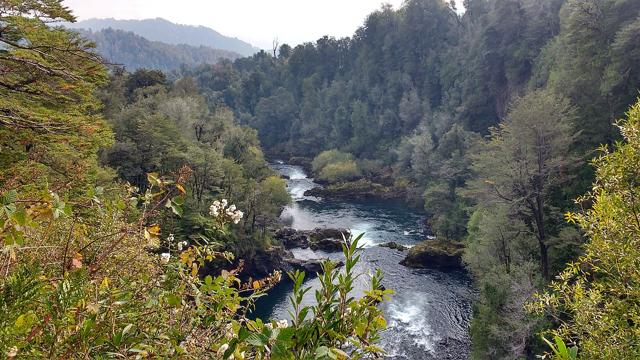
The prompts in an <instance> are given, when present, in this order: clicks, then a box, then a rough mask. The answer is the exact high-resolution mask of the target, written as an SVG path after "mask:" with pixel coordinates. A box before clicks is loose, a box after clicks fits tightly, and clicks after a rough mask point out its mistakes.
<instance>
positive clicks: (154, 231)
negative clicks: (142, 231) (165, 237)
mask: <svg viewBox="0 0 640 360" xmlns="http://www.w3.org/2000/svg"><path fill="white" fill-rule="evenodd" d="M147 231H149V233H150V234H151V235H155V236H159V235H160V225H158V224H153V225H151V226H149V227H148V228H147Z"/></svg>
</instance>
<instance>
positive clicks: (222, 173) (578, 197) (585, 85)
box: [0, 0, 640, 360]
mask: <svg viewBox="0 0 640 360" xmlns="http://www.w3.org/2000/svg"><path fill="white" fill-rule="evenodd" d="M453 4H454V3H453V2H445V1H444V0H407V1H406V2H404V4H403V5H402V7H400V8H399V9H393V8H392V7H390V6H386V5H385V6H383V7H382V8H381V9H380V10H378V11H376V12H374V13H372V14H371V15H369V16H368V18H367V19H366V21H365V23H364V24H363V25H362V26H361V27H360V28H359V29H358V30H357V31H356V32H355V34H354V35H353V36H352V37H351V38H344V39H334V38H330V37H324V38H321V39H319V40H318V41H316V42H314V43H306V44H302V45H298V46H296V47H294V48H292V47H291V46H288V45H282V46H280V47H279V49H277V54H270V53H266V52H264V51H263V52H259V53H257V54H255V55H252V56H251V57H247V58H240V59H236V60H234V61H231V60H222V61H220V62H218V63H216V64H208V65H201V66H195V67H181V69H180V72H179V73H174V74H172V75H174V76H172V78H171V79H169V78H168V76H167V74H165V73H163V72H162V71H158V70H150V69H138V70H136V71H126V70H123V69H121V68H119V67H109V68H107V66H106V64H105V61H104V59H101V58H100V57H99V56H98V55H97V54H96V49H95V48H94V44H93V43H91V42H90V41H88V40H87V39H85V38H83V37H82V35H80V34H78V33H76V32H73V31H70V30H68V29H66V28H63V27H60V26H56V24H61V23H62V22H73V21H75V18H74V16H73V15H72V14H71V13H70V11H69V10H68V9H67V8H66V7H65V6H63V4H62V1H61V0H29V1H8V2H2V3H0V244H2V245H1V246H2V251H1V252H0V272H1V273H2V274H3V276H2V277H1V278H0V353H2V354H3V356H4V357H6V358H9V359H14V358H24V359H32V358H43V359H51V358H112V357H122V358H147V357H149V358H194V359H199V358H215V359H274V360H275V359H287V360H293V359H350V358H353V359H361V358H380V357H382V356H384V349H382V348H380V347H379V346H378V343H379V341H380V339H381V331H382V330H383V329H384V328H385V327H386V320H385V319H384V317H383V312H382V310H381V308H379V307H378V304H379V303H380V302H382V301H385V299H387V295H390V294H391V293H392V291H391V290H386V289H385V288H384V287H383V286H382V277H383V274H381V273H380V272H376V273H374V274H372V275H371V277H369V278H367V279H368V286H369V287H368V288H367V289H364V292H363V296H362V297H359V298H355V297H353V296H352V294H353V289H354V286H355V285H354V284H355V281H356V279H357V278H358V277H359V276H360V274H357V273H355V272H354V271H355V270H354V269H356V263H357V262H358V261H359V259H360V257H361V253H360V250H358V246H359V241H360V238H355V239H350V240H346V239H345V240H344V242H342V243H339V245H340V246H341V247H342V248H343V252H344V263H343V264H342V265H343V266H344V268H343V269H341V270H338V268H337V267H338V265H339V264H337V263H335V262H332V261H329V260H327V261H324V262H322V265H321V267H320V271H319V272H318V274H317V275H318V276H319V282H318V284H319V285H318V287H317V288H316V289H315V290H314V291H311V288H307V287H305V286H304V279H305V275H304V273H302V272H299V271H295V272H291V273H289V277H290V279H291V287H292V290H291V297H290V299H289V301H290V309H291V313H290V316H291V319H290V322H289V321H286V320H284V321H283V320H280V319H264V320H261V319H252V318H250V317H249V315H248V314H249V312H250V311H251V309H252V307H253V305H254V304H255V301H256V300H257V298H258V297H260V296H262V295H263V294H265V293H266V292H267V291H269V290H271V289H273V288H274V286H275V285H276V284H277V283H278V282H279V281H280V280H281V277H282V274H281V272H280V271H277V270H276V269H272V268H268V269H267V274H266V275H264V274H261V275H260V276H258V275H257V273H256V272H251V270H252V266H254V265H255V264H256V263H261V264H262V263H263V260H265V259H266V260H269V259H270V258H268V256H282V255H281V254H282V252H283V248H282V247H280V246H279V245H282V244H281V243H279V242H278V240H277V239H275V237H274V236H273V233H274V230H276V229H277V228H278V227H279V216H280V213H281V211H282V208H283V206H285V205H287V204H289V202H290V201H291V198H290V196H289V193H288V192H287V190H286V188H285V180H284V179H282V178H281V177H279V176H277V175H276V173H275V172H274V171H273V170H272V169H271V168H270V167H269V166H268V163H267V160H266V159H267V157H274V158H275V157H279V158H283V159H287V158H288V159H289V160H291V161H297V162H299V163H303V164H305V165H308V167H309V169H310V170H311V171H312V172H313V175H314V176H315V177H316V178H317V179H318V181H322V182H324V183H326V185H327V186H326V187H325V189H324V191H326V194H327V196H331V192H332V191H336V192H338V191H345V189H347V191H352V192H355V191H358V190H361V188H362V187H368V188H371V189H377V190H376V191H379V193H382V194H384V195H385V197H396V198H401V199H403V200H405V201H406V203H407V204H408V205H413V206H415V205H418V206H420V207H422V208H424V210H425V211H426V213H427V215H428V219H427V223H428V226H429V230H430V231H431V232H432V233H433V234H434V235H435V237H436V239H435V240H430V243H436V244H438V243H439V244H440V245H442V246H440V249H444V250H443V252H446V249H455V250H456V251H458V250H459V251H460V252H462V250H461V249H464V254H463V255H462V262H463V263H464V266H465V267H466V269H467V270H468V271H469V273H470V274H471V276H472V278H473V281H474V285H475V287H476V288H477V299H476V301H475V304H474V309H473V319H472V322H471V326H470V334H471V338H472V342H473V344H472V353H471V358H472V359H483V360H484V359H522V358H525V359H535V358H536V357H538V356H541V355H544V356H546V357H547V358H553V359H556V360H570V359H584V360H592V359H598V360H600V359H602V360H610V359H625V360H626V359H629V360H631V359H637V358H638V357H639V356H640V346H639V345H638V344H640V318H639V316H638V314H640V304H639V302H638V299H639V298H640V277H639V275H638V269H639V268H640V255H639V254H638V249H640V246H639V244H638V241H639V239H640V220H639V219H640V215H639V214H640V202H638V199H639V198H640V187H639V184H638V179H640V135H639V134H640V102H639V101H638V95H639V92H638V91H639V89H640V62H639V61H638V59H640V2H639V1H637V0H466V1H465V3H464V5H465V11H464V13H463V14H459V13H458V12H457V11H456V9H455V8H453V6H454V5H453ZM194 11H197V9H195V10H194ZM191 30H193V29H191ZM96 34H98V35H96ZM159 34H160V33H159ZM184 34H187V33H184ZM91 36H97V37H96V40H97V42H98V46H103V45H100V43H101V42H103V41H104V42H107V43H108V44H109V46H112V47H110V49H111V50H109V51H112V52H113V53H114V54H121V55H118V56H123V58H125V59H131V60H127V61H134V62H136V63H137V64H139V65H141V66H153V65H154V64H155V65H156V66H158V67H159V66H160V65H159V64H158V63H151V65H147V64H149V63H148V62H147V61H149V60H148V59H147V60H145V62H142V61H141V60H139V59H137V58H136V57H135V55H134V54H133V53H137V52H139V51H140V50H141V49H143V50H145V51H146V52H147V53H148V54H149V55H150V57H151V58H153V57H154V56H155V55H157V56H160V55H162V56H164V57H165V58H167V59H169V58H170V59H176V60H175V61H176V62H177V61H182V60H184V59H186V60H189V59H192V60H193V62H191V64H194V63H197V61H195V60H196V59H200V56H204V57H209V56H215V55H213V54H208V55H207V54H204V55H202V54H200V50H198V51H197V52H195V50H192V48H189V47H186V46H181V47H167V46H165V45H161V44H158V43H153V42H148V41H146V40H144V39H142V38H140V37H138V36H135V35H132V34H130V33H124V32H120V31H116V30H105V31H103V32H99V33H94V34H92V35H91ZM185 37H186V35H185ZM127 39H128V40H127ZM129 40H130V41H131V42H130V43H127V44H123V43H122V41H129ZM112 41H113V42H112ZM167 41H169V40H167ZM172 41H173V40H172ZM194 41H198V39H197V36H195V40H194ZM105 46H106V45H105ZM178 49H180V53H178V52H176V51H177V50H178ZM170 64H174V60H171V61H170V62H169V63H168V64H163V65H162V66H166V69H169V68H170V66H169V65H170ZM133 67H135V66H133ZM162 68H163V69H165V68H164V67H162ZM131 70H132V69H131ZM263 148H264V152H263ZM265 154H267V155H265ZM323 196H324V194H323ZM396 247H400V248H403V247H402V246H397V244H396ZM415 248H421V247H420V246H416V247H415ZM274 254H275V255H274ZM278 254H280V255H278ZM447 255H448V254H444V256H447ZM376 266H377V265H376ZM440 274H441V273H440ZM262 275H264V276H262ZM307 293H309V294H310V295H311V296H312V297H314V298H315V300H316V301H315V302H314V303H313V304H312V305H305V304H306V302H305V301H304V298H305V294H307ZM428 300H429V299H426V300H425V301H428ZM277 320H280V321H277ZM427 330H428V329H427ZM440 340H442V341H444V342H446V341H447V339H438V341H440ZM456 344H457V343H456Z"/></svg>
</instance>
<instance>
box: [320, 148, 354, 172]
mask: <svg viewBox="0 0 640 360" xmlns="http://www.w3.org/2000/svg"><path fill="white" fill-rule="evenodd" d="M349 160H353V155H351V154H349V153H345V152H341V151H338V150H335V149H333V150H327V151H323V152H321V153H320V154H318V156H316V157H315V158H314V159H313V162H312V163H311V167H312V169H313V172H314V173H316V174H320V172H321V171H322V169H324V168H325V166H327V165H329V164H334V163H339V162H343V161H349Z"/></svg>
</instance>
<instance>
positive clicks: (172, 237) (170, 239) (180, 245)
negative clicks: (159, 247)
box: [167, 234, 189, 251]
mask: <svg viewBox="0 0 640 360" xmlns="http://www.w3.org/2000/svg"><path fill="white" fill-rule="evenodd" d="M174 241H176V237H175V235H173V234H169V236H167V242H168V243H169V244H170V245H171V244H173V242H174ZM188 245H189V243H188V242H186V241H180V242H179V243H178V251H182V249H184V248H186V247H187V246H188Z"/></svg>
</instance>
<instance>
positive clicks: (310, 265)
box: [286, 258, 344, 277]
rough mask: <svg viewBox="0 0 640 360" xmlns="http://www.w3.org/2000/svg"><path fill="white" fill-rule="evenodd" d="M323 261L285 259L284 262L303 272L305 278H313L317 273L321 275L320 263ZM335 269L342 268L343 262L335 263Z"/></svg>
mask: <svg viewBox="0 0 640 360" xmlns="http://www.w3.org/2000/svg"><path fill="white" fill-rule="evenodd" d="M324 260H325V259H312V260H302V259H294V258H292V259H287V260H286V262H287V263H288V264H289V265H290V266H291V267H292V268H293V269H294V270H300V271H304V272H305V273H306V275H307V277H311V276H315V275H317V274H319V273H322V262H323V261H324ZM335 265H336V267H342V266H344V262H342V261H338V262H336V263H335Z"/></svg>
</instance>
